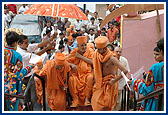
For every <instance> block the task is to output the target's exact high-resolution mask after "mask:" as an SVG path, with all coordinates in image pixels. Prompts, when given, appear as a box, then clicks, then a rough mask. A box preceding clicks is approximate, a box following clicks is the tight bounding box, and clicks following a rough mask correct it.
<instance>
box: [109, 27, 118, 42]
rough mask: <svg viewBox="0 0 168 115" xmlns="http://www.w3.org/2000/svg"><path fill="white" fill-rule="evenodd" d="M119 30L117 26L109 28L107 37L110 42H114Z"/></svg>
mask: <svg viewBox="0 0 168 115" xmlns="http://www.w3.org/2000/svg"><path fill="white" fill-rule="evenodd" d="M118 32H119V30H118V29H117V28H115V27H113V29H112V30H111V29H108V30H107V38H108V39H109V42H110V43H113V42H114V40H115V39H116V35H117V34H118Z"/></svg>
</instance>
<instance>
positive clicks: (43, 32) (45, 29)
mask: <svg viewBox="0 0 168 115" xmlns="http://www.w3.org/2000/svg"><path fill="white" fill-rule="evenodd" d="M47 30H50V31H51V35H50V37H51V36H52V35H53V34H54V27H53V26H52V25H51V22H50V21H48V22H47V26H46V27H45V28H44V29H43V31H42V32H41V37H42V38H43V37H44V36H43V35H44V34H46V31H47Z"/></svg>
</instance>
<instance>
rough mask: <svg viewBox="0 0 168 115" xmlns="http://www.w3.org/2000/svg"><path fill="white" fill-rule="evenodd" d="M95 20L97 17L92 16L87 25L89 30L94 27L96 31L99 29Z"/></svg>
mask: <svg viewBox="0 0 168 115" xmlns="http://www.w3.org/2000/svg"><path fill="white" fill-rule="evenodd" d="M94 21H95V18H94V17H92V18H91V19H90V23H89V24H88V25H87V29H88V30H89V29H90V28H93V29H94V31H97V30H98V25H97V24H95V23H94Z"/></svg>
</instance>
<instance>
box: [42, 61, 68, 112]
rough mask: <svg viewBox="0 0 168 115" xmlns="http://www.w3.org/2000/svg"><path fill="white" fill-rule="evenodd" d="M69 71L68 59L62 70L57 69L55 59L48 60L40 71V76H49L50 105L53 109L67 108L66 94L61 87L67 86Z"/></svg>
mask: <svg viewBox="0 0 168 115" xmlns="http://www.w3.org/2000/svg"><path fill="white" fill-rule="evenodd" d="M69 71H70V66H69V64H68V62H67V61H65V63H64V66H63V68H62V69H61V70H57V69H56V63H55V60H48V61H47V62H46V64H45V65H44V67H43V68H42V70H41V71H40V74H39V75H40V76H47V94H48V105H49V107H50V108H51V110H52V111H65V110H66V95H65V91H64V90H62V89H61V87H65V84H64V82H65V81H66V76H67V72H69Z"/></svg>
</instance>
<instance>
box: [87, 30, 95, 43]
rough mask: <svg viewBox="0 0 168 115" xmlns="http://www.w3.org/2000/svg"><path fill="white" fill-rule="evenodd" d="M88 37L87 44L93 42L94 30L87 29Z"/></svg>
mask: <svg viewBox="0 0 168 115" xmlns="http://www.w3.org/2000/svg"><path fill="white" fill-rule="evenodd" d="M89 32H90V33H89V35H88V37H89V42H94V40H95V33H94V29H93V28H90V29H89Z"/></svg>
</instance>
